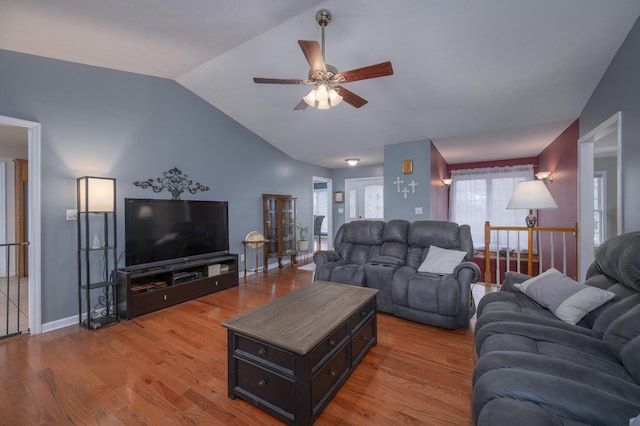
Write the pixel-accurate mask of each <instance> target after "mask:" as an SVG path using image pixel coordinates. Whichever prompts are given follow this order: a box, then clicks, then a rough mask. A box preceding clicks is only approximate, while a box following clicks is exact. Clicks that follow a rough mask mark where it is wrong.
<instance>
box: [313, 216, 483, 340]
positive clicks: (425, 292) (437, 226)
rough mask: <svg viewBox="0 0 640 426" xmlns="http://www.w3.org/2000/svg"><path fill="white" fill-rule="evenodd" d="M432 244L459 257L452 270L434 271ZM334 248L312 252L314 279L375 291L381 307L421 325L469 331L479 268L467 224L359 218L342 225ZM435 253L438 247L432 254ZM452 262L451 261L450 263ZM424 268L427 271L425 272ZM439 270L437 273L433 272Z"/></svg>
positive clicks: (453, 263)
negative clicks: (384, 220)
mask: <svg viewBox="0 0 640 426" xmlns="http://www.w3.org/2000/svg"><path fill="white" fill-rule="evenodd" d="M432 246H435V247H437V248H438V249H444V250H440V251H439V253H441V254H442V253H443V252H446V253H445V254H444V256H445V257H446V256H447V254H448V253H453V254H454V255H456V254H457V255H459V256H460V259H459V260H457V261H451V263H450V265H451V266H450V269H451V270H450V271H449V270H447V271H446V272H444V270H445V269H447V268H446V267H445V268H444V269H442V270H440V269H437V271H438V272H433V271H430V269H429V267H428V266H424V265H425V264H429V265H430V266H433V264H430V263H429V262H427V257H428V255H429V251H430V249H431V247H432ZM334 247H335V250H325V251H318V252H316V253H314V255H313V260H314V262H315V263H316V271H315V275H314V280H316V281H319V280H321V281H331V282H338V283H343V284H351V285H357V286H366V287H371V288H376V289H378V290H379V291H380V292H379V293H378V296H377V308H378V310H379V311H381V312H386V313H393V314H394V315H396V316H399V317H402V318H406V319H409V320H412V321H416V322H420V323H423V324H430V325H435V326H438V327H443V328H449V329H456V328H468V327H469V319H470V318H471V317H472V316H473V314H474V313H475V303H474V300H473V295H472V293H471V284H472V283H474V282H476V281H477V280H478V279H479V278H480V269H479V268H478V266H477V265H476V264H475V263H473V262H471V260H472V259H473V241H472V239H471V232H470V229H469V226H468V225H458V224H456V223H453V222H444V221H429V220H425V221H416V222H408V221H406V220H390V221H388V222H386V223H385V222H383V221H371V220H361V221H354V222H350V223H345V224H344V225H342V226H341V227H340V228H339V229H338V232H337V233H336V237H335V240H334ZM431 252H432V253H431V255H432V256H433V255H434V253H436V249H433V250H431ZM447 260H449V259H447ZM422 269H425V271H421V270H422ZM434 270H435V269H434Z"/></svg>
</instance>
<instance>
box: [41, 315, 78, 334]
mask: <svg viewBox="0 0 640 426" xmlns="http://www.w3.org/2000/svg"><path fill="white" fill-rule="evenodd" d="M78 324H79V321H78V315H74V316H71V317H67V318H62V319H59V320H55V321H51V322H47V323H45V324H42V330H41V331H42V332H43V333H48V332H49V331H53V330H57V329H59V328H64V327H69V326H70V325H78Z"/></svg>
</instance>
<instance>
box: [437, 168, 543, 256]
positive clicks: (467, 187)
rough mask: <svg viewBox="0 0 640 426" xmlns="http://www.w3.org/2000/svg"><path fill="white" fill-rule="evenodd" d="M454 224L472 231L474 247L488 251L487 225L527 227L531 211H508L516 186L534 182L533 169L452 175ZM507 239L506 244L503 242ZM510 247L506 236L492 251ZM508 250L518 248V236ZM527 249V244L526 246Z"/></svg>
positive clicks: (469, 171)
mask: <svg viewBox="0 0 640 426" xmlns="http://www.w3.org/2000/svg"><path fill="white" fill-rule="evenodd" d="M451 177H452V178H453V183H452V184H451V213H450V217H451V221H452V222H456V223H458V224H467V225H469V226H470V227H471V236H472V238H473V245H474V246H475V247H476V248H481V247H484V223H485V222H486V221H489V222H491V225H493V226H524V218H525V217H526V216H527V214H528V213H529V212H528V211H527V210H520V209H519V210H507V209H506V206H507V204H508V203H509V200H510V199H511V195H512V194H513V190H514V189H515V187H516V184H517V183H518V182H521V181H526V180H532V179H533V165H532V164H527V165H522V166H510V167H487V168H480V169H464V170H453V171H452V172H451ZM503 239H504V241H502V240H503ZM506 246H507V241H506V234H505V235H504V237H503V238H501V241H495V242H494V241H492V247H491V249H492V250H495V249H496V248H497V247H500V248H504V247H506ZM508 246H509V247H510V248H516V247H517V235H516V234H515V233H511V235H510V236H509V242H508ZM525 246H526V242H525Z"/></svg>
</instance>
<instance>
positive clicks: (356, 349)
mask: <svg viewBox="0 0 640 426" xmlns="http://www.w3.org/2000/svg"><path fill="white" fill-rule="evenodd" d="M373 332H374V329H373V320H371V321H369V322H368V323H366V324H365V325H364V327H362V328H361V329H360V331H358V333H357V334H356V335H355V336H353V339H352V340H351V363H352V364H355V363H356V362H357V361H358V360H359V358H360V357H361V355H363V354H364V353H366V352H367V348H368V347H369V344H370V343H371V341H372V340H373V339H374V335H373Z"/></svg>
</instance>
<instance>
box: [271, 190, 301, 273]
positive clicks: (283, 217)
mask: <svg viewBox="0 0 640 426" xmlns="http://www.w3.org/2000/svg"><path fill="white" fill-rule="evenodd" d="M262 205H263V215H264V216H263V217H264V237H265V245H264V249H263V250H264V264H265V265H267V262H268V261H269V259H270V258H274V257H275V258H278V267H279V268H282V258H283V257H287V256H289V257H290V258H291V263H296V262H297V261H296V248H297V243H296V198H294V197H292V196H291V195H276V194H263V195H262Z"/></svg>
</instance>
